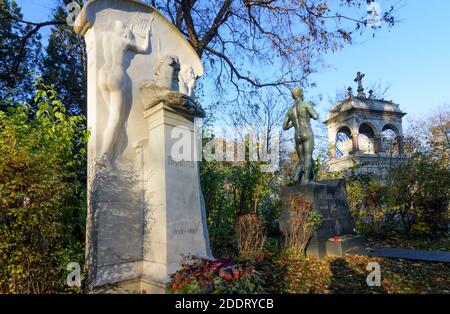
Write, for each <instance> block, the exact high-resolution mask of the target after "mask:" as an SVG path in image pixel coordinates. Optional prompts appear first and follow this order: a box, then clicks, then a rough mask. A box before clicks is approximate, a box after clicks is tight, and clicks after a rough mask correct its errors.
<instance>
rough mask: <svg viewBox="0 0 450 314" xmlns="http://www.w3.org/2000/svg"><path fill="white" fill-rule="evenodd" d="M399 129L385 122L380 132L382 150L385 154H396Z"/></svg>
mask: <svg viewBox="0 0 450 314" xmlns="http://www.w3.org/2000/svg"><path fill="white" fill-rule="evenodd" d="M398 141H399V131H398V129H397V128H396V127H395V126H394V125H392V124H386V125H385V126H384V127H383V130H382V132H381V142H382V149H383V152H385V153H387V154H393V155H394V154H398V152H399V150H398V144H399V143H398Z"/></svg>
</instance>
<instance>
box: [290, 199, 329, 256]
mask: <svg viewBox="0 0 450 314" xmlns="http://www.w3.org/2000/svg"><path fill="white" fill-rule="evenodd" d="M290 204H291V211H290V217H289V228H288V230H287V232H286V234H284V243H283V246H284V254H285V255H286V256H288V257H290V258H299V257H303V256H304V255H305V250H306V247H307V245H308V242H309V240H310V238H311V236H312V233H313V231H314V230H315V229H316V228H317V227H318V226H319V225H320V224H321V220H322V217H321V215H320V213H318V212H316V211H314V210H312V207H311V204H310V203H309V202H308V201H307V200H305V198H304V197H303V196H302V195H295V196H293V197H291V201H290Z"/></svg>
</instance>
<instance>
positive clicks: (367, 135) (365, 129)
mask: <svg viewBox="0 0 450 314" xmlns="http://www.w3.org/2000/svg"><path fill="white" fill-rule="evenodd" d="M358 133H359V137H358V144H359V145H358V146H359V151H360V152H362V153H364V154H375V153H376V145H375V131H374V129H373V127H372V126H371V125H370V124H368V123H363V124H361V125H360V126H359V130H358Z"/></svg>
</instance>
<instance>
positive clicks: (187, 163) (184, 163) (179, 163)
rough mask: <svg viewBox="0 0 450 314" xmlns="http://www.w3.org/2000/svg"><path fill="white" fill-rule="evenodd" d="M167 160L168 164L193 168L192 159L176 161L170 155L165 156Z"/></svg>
mask: <svg viewBox="0 0 450 314" xmlns="http://www.w3.org/2000/svg"><path fill="white" fill-rule="evenodd" d="M167 160H168V163H169V165H170V166H176V167H189V168H194V167H195V162H194V161H185V160H184V159H182V160H180V161H176V160H174V159H173V158H172V156H167Z"/></svg>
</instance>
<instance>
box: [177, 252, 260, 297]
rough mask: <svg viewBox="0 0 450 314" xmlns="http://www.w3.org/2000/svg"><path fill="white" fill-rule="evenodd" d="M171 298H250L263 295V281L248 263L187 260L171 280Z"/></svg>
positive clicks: (193, 258)
mask: <svg viewBox="0 0 450 314" xmlns="http://www.w3.org/2000/svg"><path fill="white" fill-rule="evenodd" d="M171 279H172V280H171V282H170V283H169V284H168V290H169V292H170V293H172V294H186V293H188V294H232V293H236V294H253V293H262V292H264V288H263V287H264V281H263V280H262V278H261V277H260V275H259V273H258V272H257V271H256V270H255V268H254V266H253V265H252V264H251V263H248V262H247V263H241V264H236V263H233V262H230V261H209V260H206V259H199V258H195V257H190V258H188V259H186V261H185V263H183V265H182V268H181V270H179V271H178V272H176V273H175V274H173V275H172V276H171Z"/></svg>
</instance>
